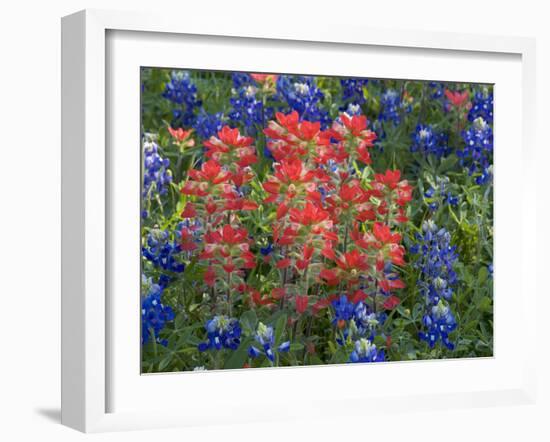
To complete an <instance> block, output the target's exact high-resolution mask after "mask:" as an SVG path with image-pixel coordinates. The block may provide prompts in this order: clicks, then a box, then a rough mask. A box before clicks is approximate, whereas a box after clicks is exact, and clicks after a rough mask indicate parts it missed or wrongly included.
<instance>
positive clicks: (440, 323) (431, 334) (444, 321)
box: [418, 301, 457, 350]
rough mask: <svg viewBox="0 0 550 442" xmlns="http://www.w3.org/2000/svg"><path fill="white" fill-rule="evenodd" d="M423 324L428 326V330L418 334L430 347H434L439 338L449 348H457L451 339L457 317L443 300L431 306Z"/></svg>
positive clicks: (423, 319)
mask: <svg viewBox="0 0 550 442" xmlns="http://www.w3.org/2000/svg"><path fill="white" fill-rule="evenodd" d="M422 324H423V325H424V326H425V327H426V331H425V332H420V333H419V335H418V336H419V338H420V339H422V340H423V341H426V342H427V343H428V345H429V346H430V348H434V347H435V344H437V342H438V341H439V340H441V342H442V343H443V345H444V346H445V347H447V348H448V349H449V350H453V349H454V348H455V345H454V343H452V342H451V340H450V339H449V333H451V332H452V331H453V330H454V329H456V326H457V324H456V319H455V317H454V315H453V313H452V312H451V309H450V308H449V306H448V305H446V304H444V303H443V301H439V302H438V303H437V305H433V306H431V308H430V309H429V310H428V312H427V313H426V314H425V315H424V317H423V318H422Z"/></svg>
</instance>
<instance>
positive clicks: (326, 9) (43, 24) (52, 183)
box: [0, 0, 550, 442]
mask: <svg viewBox="0 0 550 442" xmlns="http://www.w3.org/2000/svg"><path fill="white" fill-rule="evenodd" d="M544 6H545V4H544V2H542V1H540V0H539V1H536V0H523V1H521V2H520V1H513V2H512V1H503V0H501V1H494V2H493V1H485V2H481V1H479V0H460V1H454V2H446V3H445V2H443V1H441V0H439V1H438V0H433V1H432V0H415V1H410V0H393V1H386V2H369V1H367V0H348V1H346V2H342V1H336V0H332V1H329V2H326V3H325V2H322V1H321V0H317V1H316V2H305V1H303V2H301V3H299V2H298V1H296V0H289V1H287V0H270V1H263V2H262V1H260V0H255V1H244V0H233V1H227V0H226V1H217V0H208V1H202V2H201V1H193V2H185V0H179V1H167V0H156V1H155V2H152V1H143V0H133V1H131V0H110V1H107V0H87V1H81V0H72V1H70V0H51V1H47V2H46V1H38V0H36V1H33V0H19V1H15V0H11V1H9V0H5V1H4V2H3V4H2V6H1V7H0V11H1V12H0V22H1V24H0V47H1V51H0V54H1V56H2V57H1V58H0V64H1V68H0V149H1V154H0V196H1V200H0V201H1V205H0V207H1V209H0V214H1V216H0V247H1V249H0V250H1V252H0V260H1V265H0V277H1V280H0V281H1V282H0V336H2V338H1V340H0V439H2V440H5V441H19V440H32V441H40V440H59V441H73V440H84V439H85V438H86V437H91V438H92V439H93V440H98V441H111V440H113V441H126V440H133V441H142V440H143V441H146V440H150V439H152V438H163V439H164V438H166V439H169V440H176V439H177V440H191V441H194V440H223V441H224V442H225V441H233V440H235V441H236V440H241V441H242V440H252V439H257V440H265V441H271V440H281V439H289V438H290V440H299V439H306V438H307V439H308V440H319V441H320V440H331V441H334V440H346V439H349V438H356V439H359V440H361V439H365V440H366V439H371V438H377V439H379V438H381V439H380V440H394V439H396V440H397V439H401V438H403V440H423V441H430V440H445V441H455V440H456V441H459V440H460V441H463V440H464V439H465V438H466V439H470V440H482V439H488V440H515V439H517V440H526V441H537V440H549V439H550V429H549V428H548V425H547V420H548V416H550V384H549V382H548V380H547V379H548V378H547V374H548V373H549V372H550V370H549V369H550V358H549V356H548V353H549V340H548V339H549V338H550V333H549V330H550V327H549V326H548V325H547V324H548V319H547V318H548V315H547V313H546V312H548V307H549V302H548V300H547V298H546V296H547V292H548V290H546V287H545V286H544V285H543V281H544V279H543V272H545V271H546V265H547V263H548V259H547V256H546V253H544V250H547V247H548V242H549V241H548V234H547V233H546V230H547V229H544V226H543V221H544V220H546V219H548V217H547V216H546V215H548V210H547V208H546V206H545V204H543V203H545V202H546V201H548V192H547V190H546V188H547V186H548V184H547V175H548V172H547V167H548V166H547V165H548V160H549V155H548V147H549V146H548V141H547V140H548V137H547V134H548V130H547V122H548V121H549V120H550V111H549V108H548V106H547V104H548V103H550V95H549V87H548V83H547V79H549V78H550V29H549V28H548V18H549V17H550V15H549V13H548V12H547V11H546V10H545V8H544ZM83 8H111V9H123V10H124V9H127V10H155V11H160V12H164V13H166V14H172V15H173V14H179V15H180V16H181V21H182V25H184V24H185V22H186V21H188V20H193V12H196V11H199V10H203V11H208V12H210V13H212V14H215V15H220V16H227V17H228V19H229V20H231V21H234V22H235V26H243V27H245V26H246V23H247V22H248V21H249V20H265V21H267V20H269V21H276V20H285V19H286V18H288V17H292V18H293V19H299V18H300V17H301V19H303V20H304V22H311V21H314V22H316V23H318V25H319V26H330V24H331V23H334V22H337V23H353V24H356V25H357V24H363V25H365V26H369V25H371V26H373V27H376V28H394V27H402V28H406V29H424V30H437V31H455V32H472V33H481V34H496V35H498V34H509V35H521V36H533V37H536V38H537V45H538V47H537V52H538V60H537V62H538V66H537V70H538V91H539V93H538V103H537V115H538V118H537V121H538V128H539V130H538V133H539V137H538V140H539V146H538V149H539V161H538V166H539V170H538V174H537V176H535V177H533V178H532V182H531V184H532V186H533V188H535V187H537V188H538V189H539V199H540V204H539V234H538V238H539V240H540V243H539V248H538V250H539V252H538V256H537V257H535V256H534V257H532V259H533V261H532V271H533V278H535V277H537V273H538V275H539V276H540V278H539V289H538V290H539V298H540V302H539V305H538V306H533V316H536V315H538V318H539V320H538V322H539V340H538V347H539V348H540V352H539V360H538V361H537V363H538V366H539V367H540V370H539V373H540V377H539V390H540V397H539V402H538V404H537V405H535V406H523V407H500V408H491V409H469V410H455V411H440V412H437V413H425V412H414V411H412V412H411V413H407V414H396V415H382V414H379V415H374V416H365V417H364V419H361V420H360V421H357V420H354V421H349V420H346V419H343V418H341V419H335V420H334V421H330V422H326V421H324V422H307V423H305V422H286V423H281V424H280V425H277V426H275V427H274V426H273V425H270V426H268V425H260V424H256V425H250V426H246V427H244V426H232V427H211V428H208V429H204V428H200V429H188V430H162V431H156V432H150V431H147V432H134V433H118V434H102V435H94V436H84V435H82V434H79V433H76V432H74V431H72V430H69V429H66V428H64V427H62V426H60V425H59V406H60V400H59V396H60V395H59V389H60V382H59V368H60V363H59V359H60V344H59V341H60V327H59V323H60V313H59V312H60V247H59V240H60V61H61V53H60V17H61V16H63V15H66V14H69V13H72V12H74V11H76V10H79V9H83ZM510 204H514V202H513V201H510ZM545 235H546V236H545ZM511 240H513V239H511ZM521 329H522V324H518V333H521ZM522 357H523V354H522V349H521V348H518V358H522ZM411 382H414V380H411ZM449 382H452V379H449ZM182 400H185V398H182ZM214 423H215V422H213V424H214ZM509 438H510V439H509Z"/></svg>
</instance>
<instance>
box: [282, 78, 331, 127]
mask: <svg viewBox="0 0 550 442" xmlns="http://www.w3.org/2000/svg"><path fill="white" fill-rule="evenodd" d="M276 98H277V99H278V100H280V101H282V102H284V103H287V104H288V107H289V108H290V110H295V111H297V112H298V113H299V114H300V116H301V117H302V118H303V119H304V120H307V121H319V122H320V123H321V127H322V128H323V129H326V128H327V127H328V126H329V125H330V123H331V120H330V117H329V115H328V112H327V111H326V110H324V109H322V108H321V102H322V100H323V99H324V94H323V92H321V89H319V88H318V87H317V84H316V83H315V78H314V77H306V76H292V75H281V76H279V78H278V79H277V97H276ZM283 110H284V109H283Z"/></svg>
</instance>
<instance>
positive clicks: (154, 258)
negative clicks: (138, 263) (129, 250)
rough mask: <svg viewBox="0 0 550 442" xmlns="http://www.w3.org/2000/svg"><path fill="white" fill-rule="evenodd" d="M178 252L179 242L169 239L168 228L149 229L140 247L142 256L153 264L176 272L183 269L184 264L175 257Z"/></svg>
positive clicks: (179, 250)
mask: <svg viewBox="0 0 550 442" xmlns="http://www.w3.org/2000/svg"><path fill="white" fill-rule="evenodd" d="M180 253H181V247H180V245H179V243H178V242H176V241H171V240H170V233H169V232H168V230H160V229H151V231H149V233H148V234H147V237H146V239H145V244H144V245H143V246H142V248H141V254H142V256H143V257H144V258H146V259H147V260H148V261H150V262H151V263H153V265H155V266H157V267H160V268H161V269H163V270H167V271H170V272H176V273H181V272H183V271H184V270H185V265H184V264H183V263H182V262H180V261H179V260H178V259H177V256H178V255H179V254H180Z"/></svg>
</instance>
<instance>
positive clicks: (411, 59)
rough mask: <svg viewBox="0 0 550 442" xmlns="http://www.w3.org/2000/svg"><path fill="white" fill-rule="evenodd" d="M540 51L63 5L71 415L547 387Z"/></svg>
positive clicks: (85, 424) (318, 408)
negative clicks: (533, 264) (536, 370)
mask: <svg viewBox="0 0 550 442" xmlns="http://www.w3.org/2000/svg"><path fill="white" fill-rule="evenodd" d="M344 35H345V37H343V36H344ZM342 39H344V40H342ZM533 54H534V53H533V43H532V42H531V41H530V40H528V39H517V38H514V39H512V38H500V39H492V38H489V37H477V36H465V35H461V36H460V38H458V37H457V36H454V35H451V34H436V35H434V34H424V33H420V32H410V33H405V32H402V31H401V32H399V33H389V32H387V31H386V32H382V31H376V32H374V31H369V30H364V29H361V30H356V31H353V30H349V29H348V30H347V31H346V33H345V34H344V33H338V32H336V30H335V31H334V32H330V35H329V34H323V33H317V31H316V30H314V29H309V30H308V29H303V28H302V29H301V30H300V31H296V30H294V29H292V28H291V27H290V26H289V27H288V28H286V30H285V29H278V30H271V29H267V28H266V29H254V28H253V27H252V28H250V29H248V30H247V31H246V32H243V33H240V32H237V31H235V30H233V29H231V28H230V27H229V26H227V25H226V26H225V27H224V26H220V24H219V23H217V24H216V23H210V24H209V25H207V26H206V27H204V26H202V27H201V26H199V24H197V25H191V24H189V26H188V25H186V27H185V29H183V28H181V27H180V25H179V24H178V23H177V22H176V21H174V22H172V21H171V20H170V19H169V18H167V17H150V16H148V17H145V16H143V15H140V14H122V13H111V12H106V11H86V12H81V13H78V14H75V15H73V16H69V17H67V18H65V19H64V21H63V223H64V227H63V279H62V280H63V333H62V335H63V414H62V416H63V422H64V423H65V424H67V425H69V426H72V427H75V428H78V429H80V430H83V431H105V430H109V429H120V428H150V427H157V426H173V425H182V426H185V425H197V424H208V422H209V421H210V420H211V419H212V418H215V419H216V421H217V422H236V421H237V422H239V421H243V422H244V421H255V420H262V419H266V418H267V417H269V419H284V418H286V417H295V416H300V417H306V418H307V417H308V416H319V415H322V414H323V413H328V411H323V410H326V409H328V408H330V410H332V411H331V413H332V412H333V410H334V407H327V404H329V403H330V404H338V409H339V410H341V412H342V413H364V412H368V410H369V407H372V406H373V405H372V401H369V399H373V398H377V404H378V405H377V407H378V409H380V406H381V407H382V408H384V407H386V409H388V410H395V409H396V406H397V405H396V404H399V407H402V409H404V410H406V409H408V408H417V407H419V406H421V407H434V408H438V407H439V408H441V407H457V406H465V405H464V404H471V403H474V404H497V403H499V402H501V401H507V402H516V403H517V402H526V401H529V400H531V394H532V389H533V383H534V376H533V367H532V366H530V365H529V362H528V358H518V357H517V351H518V348H520V347H521V348H522V352H524V353H525V352H529V351H531V350H532V348H531V346H532V344H529V343H528V344H525V339H522V340H521V343H520V341H519V339H520V337H519V336H518V335H517V333H516V331H515V326H514V324H517V321H518V320H519V319H518V315H521V314H522V311H523V310H522V309H518V308H517V307H518V305H519V306H526V305H529V303H533V302H534V298H533V297H534V293H535V291H534V290H533V289H532V284H533V281H532V279H529V278H525V277H524V271H525V266H526V260H525V257H526V256H527V255H528V254H529V253H531V252H532V251H530V248H532V247H534V244H535V242H533V241H529V240H528V237H530V236H531V235H533V230H532V229H530V228H529V226H531V225H532V223H533V222H534V216H533V212H532V211H533V210H534V209H533V208H534V206H535V205H534V204H532V205H530V204H529V198H532V196H530V195H529V194H528V193H527V192H525V189H524V188H523V187H521V186H520V185H518V183H517V180H512V179H511V177H513V176H514V173H515V172H514V171H517V166H518V162H519V163H520V164H522V166H523V169H522V170H523V173H528V171H529V167H530V158H531V156H530V155H531V153H532V138H531V137H532V136H533V135H532V131H531V124H532V123H531V120H530V115H531V113H532V110H531V109H532V102H531V100H532V99H533V95H534V86H533V81H532V79H533V76H534V70H533V64H532V63H533V57H534V55H533ZM518 115H519V118H518ZM509 201H515V202H516V203H515V204H513V205H512V204H509ZM518 204H519V205H520V206H521V210H520V211H519V212H518V210H517V207H518ZM512 237H514V238H516V240H514V241H511V240H510V238H512ZM529 244H531V245H529ZM517 256H521V257H522V261H521V264H522V266H521V271H520V272H519V273H518V270H517V269H518V263H517ZM514 257H516V258H514ZM495 268H496V270H494V269H495ZM529 327H531V326H528V330H527V331H526V333H527V334H529V333H532V332H533V330H534V329H530V328H529ZM443 371H444V372H445V374H444V373H443ZM449 373H452V376H453V382H452V383H448V382H443V380H444V378H445V377H448V376H449ZM321 379H322V383H323V387H322V388H320V387H319V382H320V380H321ZM410 379H415V382H414V383H411V382H410ZM390 380H391V382H389V381H390ZM440 381H441V382H440ZM283 386H284V388H283ZM260 390H261V391H263V392H264V393H263V394H262V395H261V397H259V396H258V395H257V394H255V392H257V391H260ZM289 392H291V393H289ZM289 394H291V396H292V404H288V395H289ZM212 395H215V396H216V407H215V408H216V409H215V410H212ZM182 397H185V400H183V401H182V399H181V398H182ZM251 397H254V398H255V399H254V401H253V403H251V401H250V400H247V399H246V398H251ZM239 398H242V399H239ZM235 401H237V402H238V406H239V410H240V412H239V413H236V411H232V407H234V406H235ZM229 404H232V407H225V405H229ZM282 404H285V405H284V407H283V406H281V405H282ZM243 410H244V411H243Z"/></svg>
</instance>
